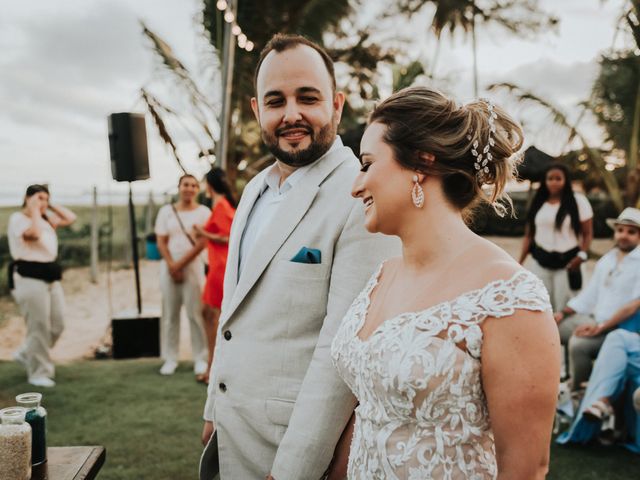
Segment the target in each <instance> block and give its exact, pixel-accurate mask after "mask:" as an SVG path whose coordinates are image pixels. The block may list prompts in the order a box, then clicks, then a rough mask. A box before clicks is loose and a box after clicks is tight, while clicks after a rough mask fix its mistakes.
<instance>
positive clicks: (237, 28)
mask: <svg viewBox="0 0 640 480" xmlns="http://www.w3.org/2000/svg"><path fill="white" fill-rule="evenodd" d="M231 33H233V34H234V35H236V36H238V35H240V34H241V33H242V29H241V28H240V25H238V24H237V23H236V24H234V25H233V27H231Z"/></svg>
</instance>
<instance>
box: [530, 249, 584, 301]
mask: <svg viewBox="0 0 640 480" xmlns="http://www.w3.org/2000/svg"><path fill="white" fill-rule="evenodd" d="M530 270H531V272H533V273H534V274H536V275H537V276H538V278H540V280H542V283H544V286H545V287H546V288H547V291H548V292H549V297H550V299H551V306H552V307H553V311H554V312H559V311H560V310H562V309H563V308H564V307H566V306H567V302H568V301H569V300H570V299H571V298H573V297H575V296H576V295H577V294H578V290H571V287H569V274H568V272H567V269H565V268H561V269H560V270H549V269H548V268H544V267H542V266H540V264H539V263H538V262H537V261H535V260H533V261H532V262H531V268H530ZM582 279H583V280H582V283H583V285H584V269H583V270H582Z"/></svg>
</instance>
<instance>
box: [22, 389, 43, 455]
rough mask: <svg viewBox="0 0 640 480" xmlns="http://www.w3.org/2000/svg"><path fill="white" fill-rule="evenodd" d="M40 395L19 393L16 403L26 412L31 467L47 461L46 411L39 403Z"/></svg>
mask: <svg viewBox="0 0 640 480" xmlns="http://www.w3.org/2000/svg"><path fill="white" fill-rule="evenodd" d="M41 401H42V394H41V393H37V392H30V393H21V394H20V395H18V396H16V403H17V404H18V406H20V407H24V408H25V409H26V410H27V414H26V416H25V418H26V421H27V423H28V424H29V425H31V465H40V464H41V463H44V462H46V461H47V411H46V410H45V409H44V407H43V406H42V405H40V402H41Z"/></svg>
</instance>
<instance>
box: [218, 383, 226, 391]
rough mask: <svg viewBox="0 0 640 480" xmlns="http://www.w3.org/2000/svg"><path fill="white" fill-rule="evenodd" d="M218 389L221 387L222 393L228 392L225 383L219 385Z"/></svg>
mask: <svg viewBox="0 0 640 480" xmlns="http://www.w3.org/2000/svg"><path fill="white" fill-rule="evenodd" d="M218 387H220V391H222V392H226V391H227V386H226V385H225V384H224V383H221V384H220V385H218Z"/></svg>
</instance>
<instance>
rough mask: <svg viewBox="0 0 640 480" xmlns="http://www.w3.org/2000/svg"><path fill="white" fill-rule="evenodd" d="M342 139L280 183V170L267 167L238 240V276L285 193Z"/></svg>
mask: <svg viewBox="0 0 640 480" xmlns="http://www.w3.org/2000/svg"><path fill="white" fill-rule="evenodd" d="M342 146H343V145H342V140H341V139H340V137H338V136H337V137H336V139H335V141H334V142H333V145H331V148H329V150H327V152H326V153H325V154H324V155H323V156H322V157H320V158H319V159H318V160H316V161H315V162H313V163H310V164H309V165H305V166H304V167H300V168H298V169H296V170H295V171H294V172H293V173H292V174H291V175H289V176H288V177H287V179H286V180H285V181H284V182H283V183H282V185H280V170H279V169H278V166H277V165H276V164H273V165H271V166H270V167H269V171H268V172H267V174H266V176H265V177H264V183H263V184H262V187H261V190H260V195H259V196H258V198H257V200H256V202H255V203H254V204H253V207H252V209H251V213H250V214H249V217H248V218H247V223H246V225H245V228H244V232H243V233H242V239H241V240H240V254H239V255H238V278H240V275H241V274H242V267H243V262H244V260H245V259H246V258H248V256H249V253H250V252H251V249H252V248H253V247H254V246H255V245H256V243H257V241H258V238H259V237H260V235H261V234H262V232H263V231H264V229H265V227H266V226H267V225H269V223H271V220H272V219H273V217H274V216H275V214H276V213H277V211H278V207H279V206H280V204H281V203H282V201H283V200H284V199H285V198H286V196H287V194H288V193H289V192H290V191H291V190H292V189H293V188H294V187H295V186H296V185H297V184H298V182H299V181H300V179H301V178H303V177H304V175H305V174H306V173H307V172H308V171H309V170H310V169H311V167H312V166H313V165H315V164H316V163H317V162H320V161H322V159H323V158H324V157H325V156H326V155H328V154H329V152H331V151H333V150H335V149H337V148H342Z"/></svg>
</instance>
